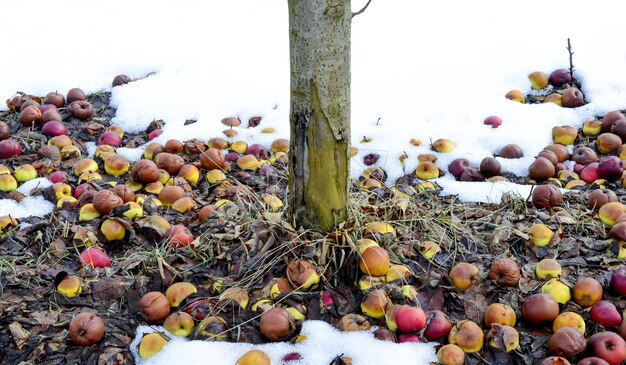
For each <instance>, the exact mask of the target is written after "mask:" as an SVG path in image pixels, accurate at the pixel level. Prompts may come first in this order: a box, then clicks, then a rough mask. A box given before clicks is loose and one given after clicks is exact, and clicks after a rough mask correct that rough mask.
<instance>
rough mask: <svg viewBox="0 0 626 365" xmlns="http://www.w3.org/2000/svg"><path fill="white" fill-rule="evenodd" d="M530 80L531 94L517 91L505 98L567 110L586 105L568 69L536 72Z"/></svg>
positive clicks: (529, 76)
mask: <svg viewBox="0 0 626 365" xmlns="http://www.w3.org/2000/svg"><path fill="white" fill-rule="evenodd" d="M528 80H529V81H530V86H531V89H532V92H531V93H529V94H528V95H525V94H524V93H523V92H522V91H520V90H517V89H515V90H511V91H509V92H507V93H506V95H505V97H506V98H507V99H509V100H512V101H516V102H520V103H554V104H556V105H558V106H562V107H565V108H576V107H579V106H581V105H584V104H585V96H584V94H583V93H582V91H580V84H579V83H578V81H577V80H575V79H574V78H573V77H572V74H571V73H570V70H568V69H564V68H562V69H557V70H554V71H552V72H551V73H550V75H548V74H546V73H545V72H543V71H534V72H531V73H530V74H529V75H528ZM485 124H488V123H485Z"/></svg>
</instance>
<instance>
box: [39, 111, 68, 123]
mask: <svg viewBox="0 0 626 365" xmlns="http://www.w3.org/2000/svg"><path fill="white" fill-rule="evenodd" d="M39 109H41V108H39ZM51 120H58V121H59V122H60V121H62V120H63V118H61V114H59V112H58V111H57V110H56V109H48V110H46V111H45V112H41V123H42V124H46V123H47V122H49V121H51Z"/></svg>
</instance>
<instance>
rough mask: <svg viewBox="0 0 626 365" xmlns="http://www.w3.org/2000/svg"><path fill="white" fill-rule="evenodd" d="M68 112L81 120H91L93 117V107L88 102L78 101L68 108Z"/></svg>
mask: <svg viewBox="0 0 626 365" xmlns="http://www.w3.org/2000/svg"><path fill="white" fill-rule="evenodd" d="M67 110H68V111H69V112H70V113H71V114H72V116H74V117H75V118H78V119H80V120H85V119H89V118H91V116H92V115H93V106H92V105H91V103H90V102H88V101H87V100H76V101H74V102H72V103H71V104H70V106H68V107H67Z"/></svg>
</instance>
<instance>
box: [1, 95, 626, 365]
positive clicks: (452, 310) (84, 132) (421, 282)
mask: <svg viewBox="0 0 626 365" xmlns="http://www.w3.org/2000/svg"><path fill="white" fill-rule="evenodd" d="M108 96H109V95H108V94H107V93H100V94H94V95H90V96H89V99H90V100H91V101H92V102H93V103H94V106H95V109H96V116H95V117H94V118H92V120H91V122H89V123H85V122H81V121H78V120H76V119H75V118H72V117H71V116H69V115H68V114H62V116H63V117H64V122H66V125H67V126H68V131H69V135H70V136H71V137H72V138H73V140H74V143H75V145H76V146H77V147H79V149H80V150H81V151H82V153H83V156H85V154H86V152H87V150H86V145H85V143H86V142H94V141H96V140H97V138H98V136H99V135H100V134H101V133H102V132H103V131H104V129H105V128H106V127H107V126H108V123H109V120H110V118H111V117H112V115H113V114H114V111H113V110H112V109H110V108H109V107H108ZM0 119H4V120H6V121H8V122H10V125H11V129H12V131H13V132H14V135H16V136H17V138H18V139H19V140H20V142H21V143H22V144H23V146H25V151H24V153H23V154H22V155H21V156H19V157H15V158H13V159H10V160H5V161H3V163H4V164H5V165H8V166H9V167H11V168H15V167H16V166H18V165H21V164H25V163H31V164H33V163H35V162H36V161H38V160H41V159H42V156H40V155H37V153H36V152H37V151H38V150H39V148H40V147H41V146H43V144H44V143H45V140H46V138H45V137H44V136H43V135H41V134H39V133H38V132H37V131H36V130H33V131H30V132H28V131H24V130H21V131H19V126H18V124H17V122H16V119H17V116H16V114H15V113H13V114H9V113H4V114H0ZM216 137H218V136H216ZM145 141H146V138H145V136H144V135H127V136H125V137H124V145H125V146H128V147H133V146H138V145H141V144H143V143H144V142H145ZM180 155H181V156H183V158H184V159H185V162H188V163H192V164H193V163H195V164H198V161H199V159H198V157H197V156H193V155H185V154H180ZM80 158H82V157H78V156H73V157H72V156H70V157H69V158H67V159H64V160H62V161H61V162H60V163H59V164H58V166H56V168H58V169H62V170H67V171H70V170H71V168H72V166H73V165H74V164H75V162H76V161H77V160H78V159H80ZM98 162H99V163H100V169H101V171H102V179H101V180H94V181H93V184H94V186H96V189H104V188H108V187H110V185H109V183H110V182H111V181H116V182H121V183H123V182H125V181H126V180H128V179H129V177H128V174H126V175H122V176H121V177H119V178H113V177H110V176H108V175H106V174H105V173H104V171H103V166H102V161H98ZM69 175H70V183H71V184H72V185H73V186H74V187H75V186H76V185H77V177H76V176H74V175H72V174H71V173H70V174H69ZM202 175H204V172H203V173H202ZM226 181H228V182H229V183H228V184H227V185H226V184H209V182H208V181H206V179H205V178H204V176H203V177H201V179H200V182H199V183H198V186H197V187H192V189H191V190H190V191H189V192H188V196H190V197H192V198H193V199H194V201H195V203H196V205H197V207H198V208H199V207H202V206H205V205H209V204H214V203H215V202H217V201H219V200H220V199H225V200H228V201H229V202H225V201H222V203H223V204H224V205H222V206H221V207H220V208H219V209H217V210H216V211H215V212H214V214H213V215H211V216H210V217H209V218H208V219H207V220H206V221H205V222H201V221H199V220H198V218H197V209H196V210H194V211H191V212H187V213H178V212H176V211H174V210H173V209H171V208H165V207H162V206H157V205H155V204H146V205H145V206H144V210H145V215H146V216H147V215H161V216H164V217H165V218H166V219H167V220H168V221H170V222H171V223H172V224H174V223H181V224H185V225H186V226H187V227H189V228H190V229H191V231H192V232H193V234H194V236H195V237H196V238H197V242H198V244H197V245H196V246H195V247H194V248H191V247H184V248H178V249H174V248H171V247H169V246H168V244H167V242H166V238H165V237H164V236H163V232H160V231H159V230H158V229H157V228H155V227H154V225H153V224H151V223H150V222H148V221H147V220H146V219H145V218H144V219H136V220H129V219H125V218H123V216H121V215H120V216H118V217H117V219H119V220H120V221H123V222H125V228H126V229H127V236H126V238H125V239H124V240H121V241H115V242H106V240H105V239H104V238H103V236H102V234H101V233H100V232H99V226H100V224H101V222H102V218H96V219H93V220H89V221H86V222H80V221H79V220H78V208H77V206H75V205H72V204H69V205H66V206H64V207H63V208H58V209H55V210H54V212H53V213H51V214H48V215H46V216H45V217H43V218H37V217H31V218H24V219H19V225H18V226H17V227H13V228H12V229H10V230H9V232H8V233H7V234H5V235H4V236H3V237H2V238H0V242H1V243H0V270H1V276H0V363H1V364H34V363H45V364H76V363H80V364H132V363H134V359H133V357H132V355H131V353H130V351H129V345H130V343H131V341H132V339H133V338H134V336H135V329H136V327H137V326H139V325H144V324H145V321H144V320H143V319H142V317H141V316H140V315H139V314H138V301H139V299H140V298H141V296H142V295H143V294H145V293H146V292H149V291H160V292H165V290H166V289H167V288H168V286H169V285H170V284H172V283H174V282H179V281H187V282H191V283H193V284H195V285H196V286H197V287H198V293H196V294H195V295H193V296H192V297H190V298H188V299H187V300H186V301H185V302H183V303H182V304H181V306H180V308H181V309H185V308H189V307H190V305H191V304H194V303H195V305H197V304H198V303H200V305H199V306H196V307H195V309H196V311H197V312H195V313H196V314H197V315H202V316H207V315H217V314H219V315H221V316H222V317H223V318H225V319H226V321H227V326H226V327H227V328H228V329H229V330H228V331H227V332H225V334H224V335H225V338H224V340H229V341H233V340H235V338H236V339H238V340H239V341H245V342H251V343H262V342H264V341H265V340H264V338H263V336H262V335H261V334H260V332H259V329H258V326H259V322H258V319H255V318H256V317H258V313H257V312H254V311H253V310H251V309H250V308H249V307H248V309H246V310H242V309H241V308H238V307H236V306H234V305H216V304H217V303H218V302H219V301H218V298H219V292H220V290H219V289H220V287H221V288H222V290H223V289H225V288H228V287H233V286H237V287H241V288H245V289H246V290H247V292H248V293H249V294H250V298H251V299H250V302H251V304H252V303H254V302H256V301H257V300H260V299H262V298H264V296H265V295H266V294H267V284H268V283H270V281H272V279H275V278H284V277H285V271H286V266H287V264H288V263H289V262H290V261H292V259H293V258H305V259H309V260H311V261H312V262H314V263H315V264H316V266H317V268H318V270H319V271H320V273H321V274H322V276H323V280H322V281H321V282H320V284H319V285H318V286H317V287H315V288H313V289H312V290H310V291H307V292H303V291H298V292H293V293H289V292H285V293H282V294H280V295H279V296H278V297H275V298H274V300H275V301H280V302H281V303H282V304H288V305H290V306H295V307H297V306H299V305H304V306H305V307H306V308H307V310H306V314H305V315H306V318H307V319H321V320H324V321H327V322H329V323H331V324H333V325H338V323H339V320H340V318H341V317H342V316H343V315H345V314H348V313H360V303H361V299H362V298H363V295H364V294H363V293H362V292H361V291H360V290H359V288H358V280H359V278H360V277H361V273H360V271H359V266H358V254H357V249H356V243H357V242H358V240H360V239H362V238H364V237H368V236H369V237H372V238H374V239H376V240H377V241H378V242H379V244H380V245H381V246H383V247H385V248H386V249H387V251H388V252H389V254H390V258H391V262H392V263H393V264H403V265H406V266H407V267H408V268H409V269H410V271H411V275H410V276H409V277H408V278H406V279H405V280H400V281H399V282H391V283H386V284H381V286H380V287H381V288H383V289H384V290H385V291H386V292H387V293H388V295H389V297H390V298H391V300H392V301H393V302H394V303H407V304H413V305H417V304H418V303H419V305H420V306H421V307H422V308H423V309H424V310H434V309H439V310H442V311H444V312H445V313H446V314H447V315H448V316H449V317H450V318H451V319H452V321H453V322H455V323H456V322H458V321H460V320H464V319H470V320H472V321H475V322H476V323H479V324H481V325H482V327H483V329H484V331H485V333H486V332H488V330H489V329H488V328H486V326H484V324H483V317H484V311H485V309H486V307H487V306H488V305H489V304H490V303H497V302H499V303H506V304H508V305H510V306H512V307H513V308H514V310H515V311H516V314H517V318H518V321H517V324H516V326H515V328H516V329H517V330H518V331H519V334H520V341H519V343H520V347H519V349H518V350H516V351H515V352H512V353H510V354H506V353H504V352H501V351H499V350H497V349H494V348H492V347H490V346H489V345H488V344H487V342H485V346H484V348H483V350H482V351H481V352H479V353H477V354H470V355H468V356H467V362H466V363H470V364H479V363H484V362H485V361H486V362H489V363H502V364H504V363H514V364H531V363H538V362H539V361H540V360H541V359H543V358H545V357H546V356H548V349H547V345H546V343H547V341H548V339H549V338H550V335H551V334H552V328H551V327H550V326H539V327H537V326H530V325H528V324H527V323H526V322H525V321H524V319H523V318H522V316H521V305H522V303H523V301H524V299H525V298H526V297H528V296H529V295H531V294H534V293H537V292H539V291H540V287H541V285H542V284H543V283H544V282H545V281H546V280H540V279H538V278H537V277H536V275H535V266H536V264H537V262H538V261H539V260H541V259H543V258H555V259H557V260H558V261H559V263H560V264H561V266H562V267H563V274H562V275H561V280H562V281H563V282H564V283H566V284H567V285H569V286H570V287H571V286H573V284H574V283H576V281H577V280H578V279H579V278H581V277H586V276H589V277H593V278H596V279H597V280H598V281H599V282H600V283H601V284H603V286H604V287H605V289H606V288H607V287H608V280H609V277H610V274H611V271H612V270H613V268H614V267H616V266H618V265H620V264H622V260H618V259H617V256H616V255H615V253H613V252H612V249H613V250H614V249H615V248H614V247H613V241H612V240H611V239H610V238H609V236H608V228H606V227H605V226H604V225H603V224H602V223H601V222H600V221H599V220H598V217H597V212H595V211H593V210H592V209H589V208H588V207H587V205H586V202H587V195H588V193H589V191H590V189H591V187H589V186H587V188H586V189H583V190H572V191H570V192H568V193H566V194H564V198H565V202H564V204H563V205H562V206H560V207H555V208H553V209H551V210H545V209H537V208H536V207H534V206H533V204H532V203H530V202H529V201H527V197H520V196H512V195H511V196H505V198H504V199H503V202H502V203H501V204H499V205H493V204H479V203H463V202H460V201H458V199H457V198H456V197H454V196H447V197H442V196H439V195H438V190H437V186H436V185H434V186H433V187H434V189H429V188H425V189H424V187H425V185H423V182H421V181H418V180H417V179H415V178H412V177H410V176H407V177H405V178H403V179H400V181H399V185H398V186H396V187H393V189H392V187H387V186H385V185H384V184H383V187H382V188H378V189H374V190H372V191H365V190H363V189H361V188H359V186H358V182H357V181H354V182H353V187H352V189H351V194H350V205H349V209H350V214H349V220H348V221H347V222H346V223H345V224H342V225H340V227H338V229H337V230H336V231H334V232H330V233H328V232H319V231H315V230H303V229H296V228H294V227H293V226H292V225H291V224H290V223H289V222H288V221H287V218H286V215H285V213H284V209H283V208H279V209H278V210H277V211H276V212H272V211H271V209H270V208H269V207H268V206H266V204H264V202H263V197H264V196H265V194H273V195H274V196H276V197H278V198H280V199H282V200H283V201H284V200H285V199H284V198H285V194H286V183H287V169H286V165H285V164H284V163H283V164H281V163H280V162H278V163H276V164H274V165H273V168H272V169H264V170H263V171H262V172H261V171H260V170H259V171H256V172H241V171H239V169H238V168H236V167H234V168H233V170H232V171H231V172H230V173H228V174H227V176H226ZM607 187H608V188H610V189H612V190H614V191H615V192H616V193H617V194H618V196H620V197H623V196H624V195H623V193H624V191H623V188H622V186H621V184H620V183H611V184H609V185H608V186H607ZM596 188H597V187H596ZM398 191H402V192H404V194H400V193H398ZM50 192H51V191H50V189H42V190H41V191H39V192H38V193H36V194H41V195H43V196H46V197H48V198H50V199H53V197H51V194H50ZM2 197H4V196H2ZM119 213H120V214H121V212H119ZM114 215H115V213H114ZM372 222H385V223H388V224H390V225H391V226H392V227H393V228H394V230H395V232H394V235H391V234H389V233H387V234H378V233H375V232H374V233H372V232H369V230H368V228H367V227H368V224H369V223H372ZM534 223H544V224H546V225H547V226H548V227H549V228H550V229H551V230H552V231H553V232H555V233H556V234H555V237H554V239H553V241H552V242H551V243H550V245H548V246H547V247H544V248H539V249H537V248H535V247H534V246H533V245H532V244H529V239H528V238H529V237H528V229H529V227H530V226H531V225H532V224H534ZM85 229H86V230H85ZM77 232H83V233H86V232H89V234H88V235H82V236H81V235H80V234H79V235H76V233H77ZM425 241H433V242H435V243H437V244H438V245H439V246H440V248H441V252H439V253H437V254H436V255H435V256H434V257H433V258H432V259H431V260H428V259H426V258H425V257H424V256H423V255H422V253H421V250H422V247H423V243H424V242H425ZM87 245H98V246H101V247H102V248H104V249H105V251H106V252H107V253H108V255H109V256H110V257H111V261H112V264H111V266H110V267H109V268H102V269H89V268H85V267H81V264H80V262H79V260H78V255H79V253H80V252H81V251H83V250H84V248H85V247H86V246H87ZM503 257H509V258H512V259H513V260H515V261H516V262H517V264H518V265H519V267H520V268H521V279H520V281H519V283H518V285H517V286H514V287H506V286H501V285H497V284H496V283H494V282H493V281H492V280H490V279H489V277H488V273H489V270H490V269H491V267H492V264H493V263H494V261H496V260H497V259H499V258H503ZM460 262H469V263H473V264H474V265H476V266H477V267H478V269H479V277H478V280H477V282H476V283H475V284H473V285H471V286H470V287H469V289H467V290H466V291H465V292H461V291H459V290H458V289H456V288H455V287H454V286H453V285H452V283H451V280H450V279H449V276H448V273H449V271H450V269H451V268H452V267H453V266H454V265H455V264H457V263H460ZM67 275H76V276H78V277H79V278H80V279H81V281H82V293H81V294H80V295H79V296H76V297H74V298H71V299H67V298H66V297H64V296H63V295H61V294H60V293H59V292H58V291H57V289H56V286H57V284H58V283H59V282H60V281H61V280H62V279H63V278H64V277H65V276H67ZM404 284H410V285H411V286H413V287H414V288H415V289H416V293H417V295H416V297H415V298H408V297H406V296H405V295H404V294H403V293H402V291H401V290H400V287H401V286H402V285H404ZM323 292H330V293H331V294H332V296H333V298H334V299H335V305H334V306H333V308H327V307H325V306H323V305H322V304H321V296H322V293H323ZM203 299H206V300H203ZM605 299H609V300H611V301H612V302H613V303H615V304H616V305H617V307H618V309H620V310H623V309H624V308H626V302H624V301H623V300H621V299H620V298H617V297H614V296H611V295H610V294H609V293H608V291H606V290H605ZM83 311H89V312H93V313H97V314H98V315H99V316H100V317H101V318H103V319H104V322H105V326H106V330H105V335H104V338H103V339H102V340H101V341H100V342H98V343H97V344H95V345H93V346H89V347H83V346H77V345H75V344H74V343H73V342H72V340H71V339H70V337H69V332H68V327H69V322H70V320H71V319H72V318H73V317H74V316H75V315H76V314H78V313H80V312H83ZM563 311H573V312H576V313H579V314H581V315H582V316H583V318H584V319H585V322H586V325H587V330H586V331H587V332H586V333H587V335H586V336H589V335H591V334H593V333H595V332H598V331H601V330H602V328H601V326H600V325H597V324H594V323H593V322H592V321H590V319H589V314H588V311H586V310H584V309H582V308H581V307H580V306H578V305H577V304H576V303H574V302H573V301H569V302H568V303H566V304H562V305H561V312H563ZM198 313H199V314H198ZM234 313H236V314H237V315H236V316H235V315H233V314H234ZM369 320H370V322H371V324H372V325H382V326H384V325H385V323H384V320H382V321H381V320H377V319H369ZM240 327H244V328H240ZM236 329H237V330H236ZM238 329H242V330H241V331H239V330H238ZM236 333H237V334H239V335H238V336H237V337H235V336H236V335H235V334H236ZM296 336H297V333H296V334H294V336H292V338H290V340H295V338H296ZM445 342H446V341H445V340H442V343H445ZM338 355H339V354H338Z"/></svg>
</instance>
